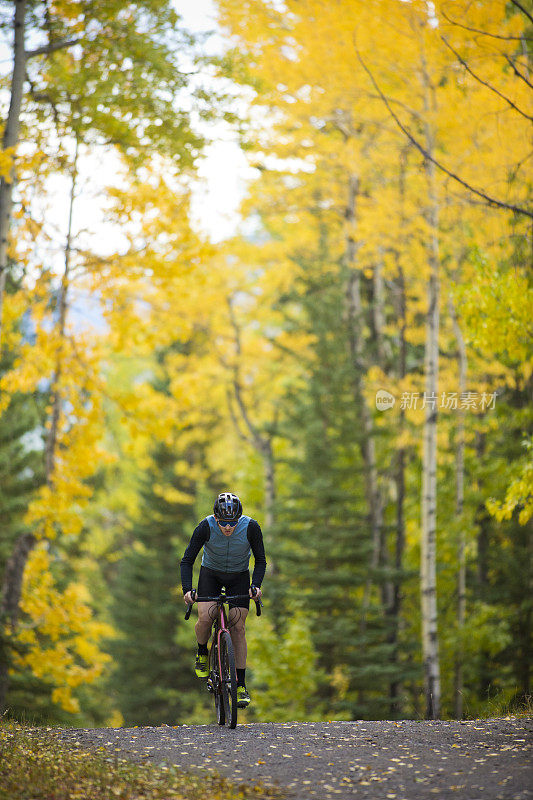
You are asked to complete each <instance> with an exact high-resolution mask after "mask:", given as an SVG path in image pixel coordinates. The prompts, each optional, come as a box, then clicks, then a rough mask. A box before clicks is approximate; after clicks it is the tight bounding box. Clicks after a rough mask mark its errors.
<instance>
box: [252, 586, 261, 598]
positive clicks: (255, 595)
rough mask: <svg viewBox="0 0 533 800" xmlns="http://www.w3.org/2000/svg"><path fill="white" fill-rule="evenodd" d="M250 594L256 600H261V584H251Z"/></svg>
mask: <svg viewBox="0 0 533 800" xmlns="http://www.w3.org/2000/svg"><path fill="white" fill-rule="evenodd" d="M249 594H250V597H253V599H254V600H259V599H260V598H261V596H262V594H263V593H262V591H261V589H260V588H259V586H250V591H249Z"/></svg>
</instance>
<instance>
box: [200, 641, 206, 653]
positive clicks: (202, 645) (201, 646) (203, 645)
mask: <svg viewBox="0 0 533 800" xmlns="http://www.w3.org/2000/svg"><path fill="white" fill-rule="evenodd" d="M198 655H199V656H206V655H207V642H206V643H205V644H200V642H198Z"/></svg>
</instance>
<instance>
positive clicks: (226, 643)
mask: <svg viewBox="0 0 533 800" xmlns="http://www.w3.org/2000/svg"><path fill="white" fill-rule="evenodd" d="M220 664H221V666H222V675H221V676H220V683H221V688H222V697H223V700H224V716H225V718H226V725H229V727H230V728H235V727H237V671H236V669H235V653H234V651H233V642H232V641H231V636H230V634H229V633H228V632H227V631H223V633H222V636H221V637H220Z"/></svg>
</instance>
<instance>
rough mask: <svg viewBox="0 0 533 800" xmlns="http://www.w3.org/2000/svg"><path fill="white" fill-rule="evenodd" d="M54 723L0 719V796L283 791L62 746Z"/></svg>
mask: <svg viewBox="0 0 533 800" xmlns="http://www.w3.org/2000/svg"><path fill="white" fill-rule="evenodd" d="M59 737H60V734H59V732H58V731H54V729H53V728H32V727H30V726H23V725H19V724H18V723H15V722H10V721H7V720H2V721H0V800H263V798H265V799H266V798H276V800H281V798H282V797H284V795H283V794H282V793H281V792H279V791H277V790H274V789H271V788H268V787H262V786H259V785H244V784H240V785H238V784H233V783H231V782H230V781H228V780H226V779H225V778H222V777H220V776H216V775H213V774H212V773H208V772H205V773H203V774H201V775H193V774H191V773H183V772H180V771H179V770H178V769H176V768H175V767H167V766H162V765H160V766H158V767H155V766H152V765H149V764H141V765H139V764H134V763H133V762H130V761H126V760H123V759H118V758H116V757H115V756H114V755H113V756H110V755H109V753H108V752H106V751H104V750H103V749H101V750H99V751H90V750H86V749H81V748H75V747H71V746H67V745H65V744H64V743H63V742H62V741H61V740H60V738H59Z"/></svg>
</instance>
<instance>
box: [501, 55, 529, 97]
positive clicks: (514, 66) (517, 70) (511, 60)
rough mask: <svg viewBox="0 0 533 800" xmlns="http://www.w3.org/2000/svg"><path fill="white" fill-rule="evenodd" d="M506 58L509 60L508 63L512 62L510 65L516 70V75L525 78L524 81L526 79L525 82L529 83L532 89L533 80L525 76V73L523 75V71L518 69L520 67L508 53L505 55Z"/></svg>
mask: <svg viewBox="0 0 533 800" xmlns="http://www.w3.org/2000/svg"><path fill="white" fill-rule="evenodd" d="M505 60H506V61H507V63H508V64H510V66H511V68H512V70H513V72H514V74H515V75H516V76H517V77H518V78H521V80H523V81H524V83H527V85H528V86H529V88H530V89H533V83H531V81H529V80H528V79H527V78H526V76H525V75H522V73H521V72H520V70H519V69H518V67H517V66H516V64H515V63H514V61H513V59H512V58H509V56H508V55H507V54H506V55H505Z"/></svg>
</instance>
